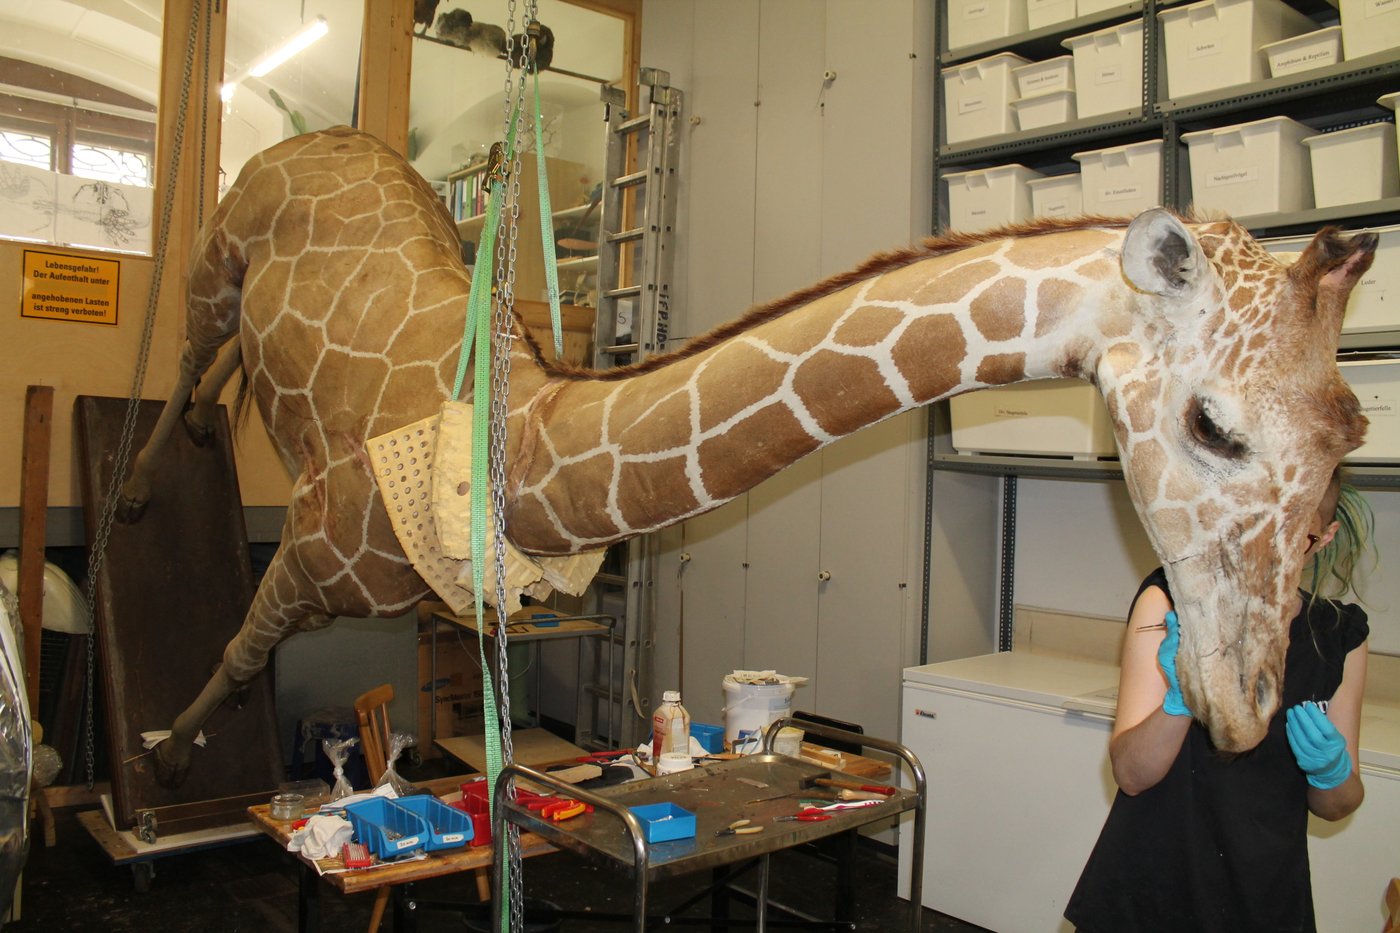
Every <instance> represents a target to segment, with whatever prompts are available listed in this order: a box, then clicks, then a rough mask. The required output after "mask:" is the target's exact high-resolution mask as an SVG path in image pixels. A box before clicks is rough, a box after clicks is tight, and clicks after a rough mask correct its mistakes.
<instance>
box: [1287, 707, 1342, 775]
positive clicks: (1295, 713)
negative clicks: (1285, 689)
mask: <svg viewBox="0 0 1400 933" xmlns="http://www.w3.org/2000/svg"><path fill="white" fill-rule="evenodd" d="M1285 716H1286V720H1287V721H1286V722H1285V723H1284V731H1285V732H1286V733H1287V735H1288V744H1289V746H1290V747H1291V748H1292V749H1293V757H1294V758H1296V759H1298V767H1300V768H1302V769H1303V773H1304V774H1306V775H1307V776H1308V783H1309V784H1311V785H1312V786H1313V787H1316V788H1318V789H1319V790H1328V789H1329V788H1332V787H1336V786H1337V785H1338V784H1340V783H1342V782H1343V781H1345V780H1346V779H1347V778H1349V777H1351V754H1350V753H1349V752H1348V751H1347V740H1346V739H1344V738H1342V734H1341V733H1340V732H1338V731H1337V727H1336V726H1334V725H1332V721H1331V720H1329V719H1328V718H1327V714H1326V713H1324V712H1323V711H1322V710H1321V709H1319V708H1318V706H1317V704H1316V703H1313V702H1312V701H1308V702H1306V703H1299V704H1298V705H1297V706H1293V707H1290V708H1289V710H1288V712H1287V713H1286V714H1285Z"/></svg>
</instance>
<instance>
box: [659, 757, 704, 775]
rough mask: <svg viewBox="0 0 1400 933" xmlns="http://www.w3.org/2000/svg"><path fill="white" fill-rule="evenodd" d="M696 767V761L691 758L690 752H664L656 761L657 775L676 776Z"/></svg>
mask: <svg viewBox="0 0 1400 933" xmlns="http://www.w3.org/2000/svg"><path fill="white" fill-rule="evenodd" d="M693 767H695V761H694V759H692V758H691V757H690V753H689V752H664V753H662V755H661V757H660V758H658V759H657V760H656V773H657V775H658V776H659V775H662V774H675V773H676V772H678V771H689V770H690V769H691V768H693Z"/></svg>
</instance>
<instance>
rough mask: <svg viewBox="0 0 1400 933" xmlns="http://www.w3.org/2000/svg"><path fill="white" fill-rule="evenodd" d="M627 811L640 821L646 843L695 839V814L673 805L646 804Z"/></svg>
mask: <svg viewBox="0 0 1400 933" xmlns="http://www.w3.org/2000/svg"><path fill="white" fill-rule="evenodd" d="M627 809H629V810H631V811H632V812H633V813H634V814H636V817H637V819H639V820H641V821H642V828H643V829H644V830H645V831H646V837H647V842H666V841H667V840H669V839H693V838H695V814H694V813H691V812H690V811H689V810H685V809H682V808H681V807H678V806H676V805H675V804H674V803H647V804H643V805H641V806H640V807H628V808H627Z"/></svg>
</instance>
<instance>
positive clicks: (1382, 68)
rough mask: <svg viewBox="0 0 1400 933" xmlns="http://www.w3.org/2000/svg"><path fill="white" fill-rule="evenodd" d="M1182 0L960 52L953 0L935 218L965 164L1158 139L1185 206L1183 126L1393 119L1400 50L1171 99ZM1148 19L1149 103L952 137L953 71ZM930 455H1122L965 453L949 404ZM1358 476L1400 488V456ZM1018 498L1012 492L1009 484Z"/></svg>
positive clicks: (1299, 228)
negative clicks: (1170, 67)
mask: <svg viewBox="0 0 1400 933" xmlns="http://www.w3.org/2000/svg"><path fill="white" fill-rule="evenodd" d="M1288 2H1289V4H1290V5H1291V6H1293V7H1294V8H1295V9H1298V10H1299V11H1301V12H1303V13H1305V14H1306V15H1308V16H1310V17H1312V18H1313V19H1314V20H1316V21H1317V23H1318V26H1319V27H1321V26H1322V25H1326V24H1327V23H1328V22H1329V21H1335V19H1336V17H1337V10H1336V9H1335V8H1333V7H1331V6H1328V5H1326V4H1324V3H1320V2H1310V0H1288ZM1174 5H1179V4H1177V3H1175V2H1160V0H1142V2H1133V3H1128V4H1124V5H1122V6H1116V7H1112V8H1110V9H1107V10H1104V11H1101V12H1098V13H1095V14H1092V15H1090V16H1083V17H1078V18H1076V19H1072V20H1067V21H1064V22H1060V23H1055V24H1053V25H1051V26H1048V27H1045V28H1041V29H1037V30H1033V31H1030V32H1025V33H1021V34H1018V35H1014V36H1010V37H1007V38H1006V39H1004V40H998V41H990V42H983V43H979V44H976V45H971V46H965V47H962V48H958V49H955V50H951V51H950V50H949V49H948V48H947V26H946V20H947V16H946V13H947V0H942V2H940V10H939V15H938V16H936V17H935V33H936V35H935V41H936V43H937V46H936V47H937V48H938V50H939V54H938V61H937V63H936V66H935V69H934V71H935V75H934V92H933V96H934V108H935V114H937V117H936V119H935V121H934V122H935V130H934V132H935V134H936V135H935V149H934V153H935V154H934V172H935V177H936V179H937V182H936V184H935V186H934V217H935V218H936V219H937V222H938V225H939V227H940V228H943V227H946V225H947V222H948V204H947V197H946V193H945V190H944V185H943V182H942V177H943V175H944V173H945V171H967V170H969V169H977V168H987V167H991V166H995V165H1002V164H1006V163H1008V162H1020V163H1021V164H1024V165H1026V166H1028V167H1030V168H1032V169H1035V170H1037V171H1041V172H1044V173H1045V174H1047V175H1053V174H1062V173H1064V172H1068V171H1073V170H1074V169H1075V166H1074V165H1073V163H1072V161H1071V156H1072V154H1073V153H1074V152H1078V151H1083V150H1086V149H1093V148H1102V147H1108V146H1119V145H1126V144H1129V143H1134V142H1139V141H1143V140H1156V139H1160V140H1162V141H1163V144H1164V157H1163V160H1162V194H1163V198H1162V200H1163V203H1164V204H1166V205H1167V206H1169V207H1173V208H1176V209H1184V208H1186V207H1188V206H1189V205H1190V204H1191V201H1192V193H1191V184H1190V172H1189V165H1188V163H1187V155H1186V147H1185V146H1184V145H1183V144H1182V142H1181V137H1182V135H1183V134H1184V133H1188V132H1192V131H1195V130H1200V129H1210V128H1217V127H1221V126H1228V125H1232V124H1237V123H1244V122H1248V121H1251V120H1256V119H1261V118H1264V117H1269V116H1278V115H1286V116H1289V117H1292V118H1293V119H1296V120H1299V121H1301V122H1303V123H1306V124H1308V125H1309V126H1311V127H1313V128H1315V129H1317V130H1319V131H1324V130H1333V129H1341V128H1344V127H1348V126H1354V125H1358V124H1361V123H1373V122H1381V121H1386V120H1390V119H1392V118H1393V114H1392V113H1391V112H1390V111H1388V110H1386V109H1385V108H1383V107H1381V106H1380V105H1378V104H1377V103H1376V99H1377V98H1378V97H1379V96H1381V95H1382V94H1385V93H1388V92H1391V91H1395V90H1400V48H1396V49H1390V50H1387V51H1385V52H1380V53H1376V54H1373V55H1368V56H1365V57H1363V58H1357V59H1353V60H1348V61H1342V62H1338V63H1337V64H1335V65H1330V66H1326V67H1323V68H1319V69H1315V70H1312V71H1308V72H1304V73H1301V74H1297V75H1290V76H1286V77H1281V78H1272V79H1267V80H1262V81H1254V82H1250V83H1247V84H1240V85H1235V86H1232V87H1228V88H1222V89H1220V90H1218V91H1212V92H1210V93H1205V94H1197V95H1192V96H1189V97H1182V98H1179V99H1175V98H1171V97H1169V96H1168V94H1169V92H1170V87H1169V82H1168V81H1167V80H1166V60H1165V53H1164V48H1163V46H1164V42H1163V29H1162V25H1161V23H1160V21H1159V20H1158V17H1157V13H1158V11H1160V10H1162V9H1165V8H1168V7H1170V6H1174ZM1139 18H1141V19H1143V21H1144V30H1143V62H1144V68H1143V78H1142V107H1141V109H1140V110H1132V111H1123V112H1117V113H1113V114H1106V115H1101V116H1097V117H1090V118H1087V119H1081V120H1075V121H1071V122H1069V123H1064V124H1060V125H1058V126H1056V127H1053V128H1048V129H1045V130H1032V131H1027V132H1015V133H1005V134H1001V135H997V136H988V137H982V138H978V139H973V140H968V141H965V142H962V143H958V144H955V145H949V144H948V143H947V142H946V137H947V131H946V124H945V121H944V113H945V107H944V90H943V71H944V69H946V68H948V67H950V66H954V65H960V64H966V63H967V62H971V61H975V60H978V59H981V58H985V57H987V56H989V55H993V54H996V53H998V52H1013V53H1015V54H1017V55H1021V56H1023V57H1025V58H1028V59H1031V60H1033V61H1034V60H1041V59H1045V58H1051V57H1054V56H1057V55H1063V54H1065V50H1064V48H1063V46H1062V45H1061V43H1062V42H1063V41H1064V40H1065V39H1068V38H1070V37H1073V36H1079V35H1084V34H1086V33H1090V32H1094V31H1097V30H1099V29H1104V28H1107V27H1111V26H1115V25H1118V24H1121V23H1126V22H1130V21H1132V20H1135V19H1139ZM1235 219H1236V220H1237V221H1238V222H1239V223H1241V224H1242V225H1243V226H1245V227H1246V228H1248V229H1249V230H1250V231H1251V232H1252V233H1253V234H1254V235H1255V236H1257V237H1260V238H1264V237H1279V236H1289V235H1298V234H1303V233H1311V232H1314V231H1316V230H1317V229H1318V228H1320V227H1322V226H1324V225H1328V224H1334V225H1337V226H1341V227H1343V228H1362V227H1373V226H1381V225H1388V224H1396V223H1400V198H1387V199H1384V200H1379V201H1369V202H1363V203H1357V204H1348V205H1343V206H1338V207H1326V208H1315V209H1311V210H1304V211H1295V212H1290V213H1280V214H1260V215H1254V216H1248V217H1237V218H1235ZM1396 347H1400V327H1397V330H1395V331H1387V332H1382V333H1362V334H1344V335H1343V336H1342V340H1341V349H1343V350H1353V349H1383V348H1385V349H1390V348H1396ZM930 418H931V421H930V427H931V429H930V432H929V460H930V463H931V465H932V466H933V467H934V468H935V469H940V470H954V471H960V472H969V473H985V474H991V475H1002V476H1008V477H1013V478H1014V477H1015V476H1039V477H1062V478H1063V477H1075V478H1084V479H1116V478H1120V477H1121V476H1122V470H1121V468H1120V466H1119V464H1118V463H1117V461H1115V460H1072V459H1068V458H1055V457H1028V456H1009V455H1008V456H995V455H984V454H967V455H965V454H959V453H957V452H956V451H955V450H954V449H953V446H952V443H951V439H950V416H949V408H948V404H947V403H946V402H943V403H939V404H937V405H935V406H933V408H932V411H931V414H930ZM1352 472H1353V475H1354V476H1355V477H1356V480H1357V481H1358V482H1359V483H1361V484H1364V485H1366V486H1372V487H1400V464H1397V465H1396V466H1389V465H1376V464H1364V465H1357V466H1355V467H1353V468H1352ZM1012 501H1013V502H1014V492H1013V493H1012Z"/></svg>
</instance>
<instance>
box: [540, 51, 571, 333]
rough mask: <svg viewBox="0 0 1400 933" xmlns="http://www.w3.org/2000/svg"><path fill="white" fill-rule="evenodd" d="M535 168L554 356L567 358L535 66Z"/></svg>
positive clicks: (552, 215) (552, 212)
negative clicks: (560, 312) (560, 314)
mask: <svg viewBox="0 0 1400 933" xmlns="http://www.w3.org/2000/svg"><path fill="white" fill-rule="evenodd" d="M535 169H536V174H537V175H538V176H539V183H540V243H541V244H542V245H543V246H544V280H545V286H546V287H547V288H548V289H549V324H550V327H551V329H552V330H553V331H554V358H555V359H556V360H563V359H564V333H563V324H562V322H561V321H560V317H559V263H558V260H557V259H556V258H555V253H554V211H553V209H551V207H550V204H549V173H548V172H547V170H546V169H545V164H544V120H543V118H542V117H541V116H540V70H539V69H538V68H536V69H535Z"/></svg>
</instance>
